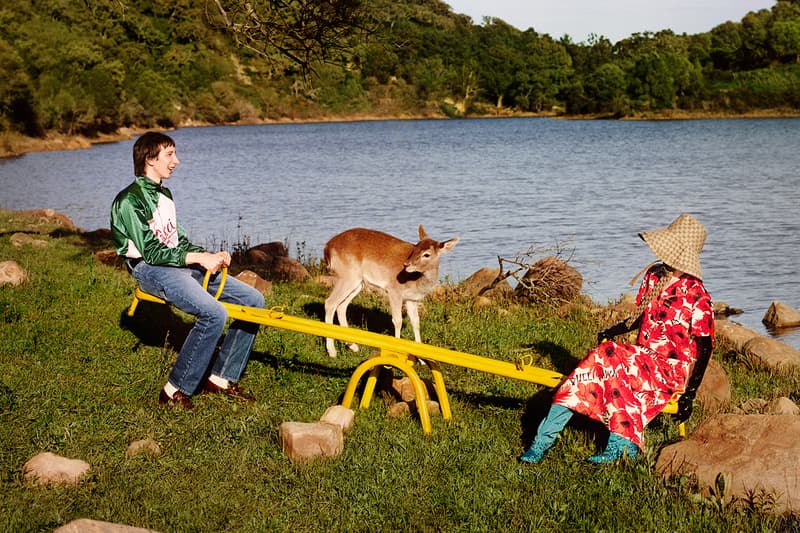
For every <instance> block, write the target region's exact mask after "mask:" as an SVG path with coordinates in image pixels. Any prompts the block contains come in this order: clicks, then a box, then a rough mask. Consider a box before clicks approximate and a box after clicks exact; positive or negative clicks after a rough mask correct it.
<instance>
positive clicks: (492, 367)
mask: <svg viewBox="0 0 800 533" xmlns="http://www.w3.org/2000/svg"><path fill="white" fill-rule="evenodd" d="M224 275H227V271H223V276H224ZM223 284H224V278H223V283H221V284H220V288H219V289H218V290H217V293H216V295H215V297H216V298H219V295H220V294H221V292H222V285H223ZM203 286H204V287H207V286H208V275H206V279H205V280H204V285H203ZM140 301H147V302H152V303H158V304H166V303H167V302H166V301H165V300H164V299H163V298H159V297H157V296H153V295H152V294H148V293H146V292H144V291H142V290H141V289H139V288H138V287H137V288H136V290H135V291H134V294H133V301H132V302H131V305H130V307H129V308H128V316H133V315H134V313H135V312H136V307H137V306H138V304H139V302H140ZM222 305H224V306H225V309H226V310H227V311H228V317H229V318H231V319H234V320H244V321H246V322H252V323H256V324H260V325H263V326H270V327H276V328H281V329H287V330H291V331H297V332H300V333H308V334H311V335H318V336H322V337H331V338H334V339H338V340H340V341H344V342H348V343H356V344H361V345H364V346H372V347H374V348H378V349H379V350H380V353H379V355H378V356H377V357H371V358H368V359H367V360H365V361H364V362H362V363H361V364H360V365H359V366H358V367H357V368H356V370H355V372H353V375H352V377H351V378H350V381H349V382H348V384H347V388H346V389H345V393H344V397H343V399H342V406H343V407H347V408H350V406H351V404H352V402H353V399H354V397H355V393H356V389H357V388H358V384H359V383H360V381H361V378H362V377H364V375H365V374H367V373H369V376H368V377H367V381H366V384H365V387H364V391H363V392H362V395H361V403H360V405H359V406H360V408H361V409H366V408H368V407H369V404H370V402H371V400H372V395H373V394H374V392H375V385H376V382H377V378H378V373H379V372H380V369H381V368H382V367H387V366H388V367H394V368H396V369H398V370H399V371H400V372H402V373H403V374H405V375H406V376H407V377H408V378H409V379H410V380H411V383H412V385H413V387H414V392H415V393H416V398H417V401H416V405H417V412H418V414H419V418H420V423H421V425H422V429H423V431H424V432H425V433H430V432H431V430H432V426H431V417H430V413H429V411H428V404H427V402H426V400H427V399H428V392H427V388H426V387H425V384H424V383H423V381H422V379H421V378H420V377H419V374H418V373H417V371H416V370H415V368H414V367H415V362H416V361H417V360H418V359H422V360H424V361H425V363H426V364H427V366H428V368H429V369H430V371H431V374H432V376H433V385H434V391H435V392H436V396H437V400H438V401H439V407H440V409H441V412H442V417H443V418H444V419H447V420H449V419H450V418H451V416H452V414H451V410H450V401H449V399H448V396H447V389H446V388H445V384H444V376H443V375H442V372H441V369H440V367H439V363H445V364H449V365H455V366H460V367H464V368H469V369H472V370H477V371H479V372H487V373H490V374H495V375H498V376H502V377H507V378H512V379H518V380H521V381H526V382H530V383H536V384H538V385H542V386H545V387H549V388H553V387H556V386H558V385H559V384H560V383H561V380H562V379H563V377H564V376H563V375H562V374H560V373H558V372H554V371H552V370H546V369H544V368H538V367H535V366H533V365H532V364H531V362H532V357H531V356H530V355H527V356H523V357H522V358H521V359H520V360H519V361H518V362H515V363H511V362H507V361H497V360H495V359H490V358H488V357H481V356H478V355H473V354H468V353H463V352H458V351H455V350H448V349H446V348H439V347H436V346H431V345H428V344H423V343H419V342H414V341H410V340H406V339H398V338H395V337H390V336H388V335H381V334H378V333H372V332H370V331H364V330H360V329H354V328H345V327H342V326H338V325H335V324H326V323H324V322H320V321H318V320H310V319H306V318H300V317H296V316H291V315H287V314H284V313H283V312H282V311H281V310H280V309H260V308H255V307H244V306H241V305H235V304H230V303H227V302H222ZM679 397H680V393H676V394H675V395H673V397H672V399H671V400H670V403H669V404H667V407H666V408H665V409H664V412H665V413H668V414H674V413H677V412H678V404H677V399H678V398H679ZM679 432H680V435H681V437H684V436H686V430H685V427H684V425H683V424H680V426H679Z"/></svg>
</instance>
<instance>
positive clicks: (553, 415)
mask: <svg viewBox="0 0 800 533" xmlns="http://www.w3.org/2000/svg"><path fill="white" fill-rule="evenodd" d="M570 418H572V411H570V410H569V409H567V408H566V407H564V406H563V405H559V404H556V403H554V404H552V405H551V406H550V411H549V412H548V413H547V416H546V417H545V419H544V420H542V423H541V424H539V429H538V430H537V431H536V438H534V439H533V443H531V445H530V447H529V448H528V449H527V450H525V453H523V454H522V455H520V457H519V460H520V461H522V462H523V463H539V462H541V460H542V458H543V457H544V454H545V452H547V450H549V449H550V447H551V446H552V445H553V443H554V442H555V441H556V437H558V434H559V433H560V432H561V430H562V429H564V426H566V425H567V422H569V419H570Z"/></svg>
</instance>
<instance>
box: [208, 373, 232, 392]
mask: <svg viewBox="0 0 800 533" xmlns="http://www.w3.org/2000/svg"><path fill="white" fill-rule="evenodd" d="M208 381H210V382H211V383H213V384H214V385H216V386H217V387H221V388H223V389H227V388H228V386H229V385H230V381H228V380H227V379H225V378H223V377H220V376H217V375H215V374H211V375H210V376H208Z"/></svg>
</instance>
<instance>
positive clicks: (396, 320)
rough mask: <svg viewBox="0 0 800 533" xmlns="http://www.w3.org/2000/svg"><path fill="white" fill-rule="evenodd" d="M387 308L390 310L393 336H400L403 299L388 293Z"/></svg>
mask: <svg viewBox="0 0 800 533" xmlns="http://www.w3.org/2000/svg"><path fill="white" fill-rule="evenodd" d="M389 309H390V310H391V312H392V324H393V325H394V336H395V337H397V338H398V339H399V338H400V330H401V329H402V327H403V300H402V298H400V297H399V296H396V297H392V296H391V295H389Z"/></svg>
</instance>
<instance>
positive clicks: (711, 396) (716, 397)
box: [697, 359, 731, 415]
mask: <svg viewBox="0 0 800 533" xmlns="http://www.w3.org/2000/svg"><path fill="white" fill-rule="evenodd" d="M697 401H698V402H700V404H701V405H702V406H703V412H704V413H705V414H706V415H708V414H711V413H717V412H719V411H721V410H722V409H725V408H726V407H727V406H728V405H729V404H730V402H731V380H730V379H728V374H726V373H725V370H724V369H723V368H722V366H721V365H720V364H719V363H717V362H716V361H715V360H714V359H711V360H710V361H709V362H708V367H706V372H705V374H703V381H702V382H701V383H700V386H699V387H698V388H697Z"/></svg>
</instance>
